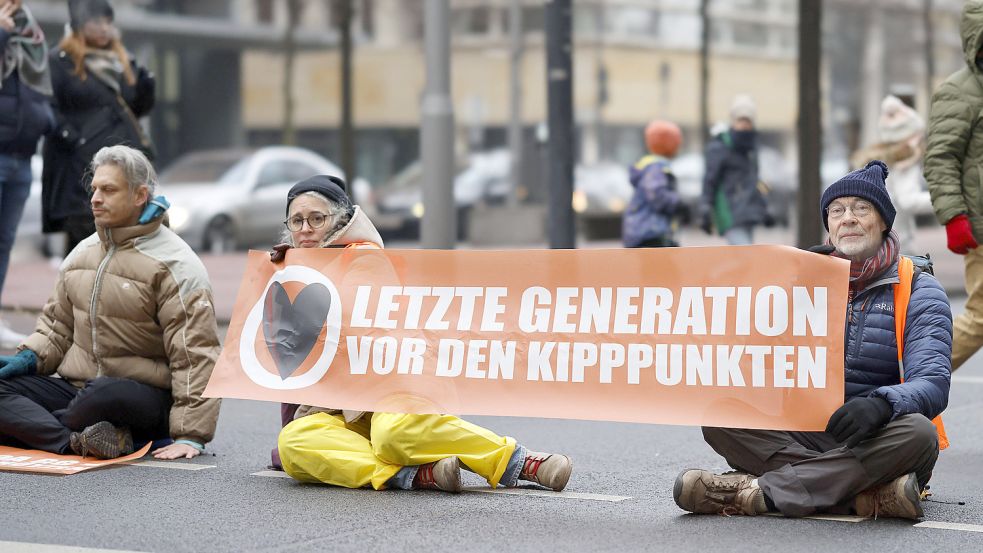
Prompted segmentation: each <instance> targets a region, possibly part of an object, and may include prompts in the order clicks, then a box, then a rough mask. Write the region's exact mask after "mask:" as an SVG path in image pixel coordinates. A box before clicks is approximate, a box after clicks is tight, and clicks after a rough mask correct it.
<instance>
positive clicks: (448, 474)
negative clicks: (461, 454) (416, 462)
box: [413, 457, 461, 493]
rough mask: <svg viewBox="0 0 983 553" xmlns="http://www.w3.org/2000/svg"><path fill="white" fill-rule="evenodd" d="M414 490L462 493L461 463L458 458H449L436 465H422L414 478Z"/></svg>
mask: <svg viewBox="0 0 983 553" xmlns="http://www.w3.org/2000/svg"><path fill="white" fill-rule="evenodd" d="M413 489H414V490H440V491H442V492H450V493H460V492H461V461H460V460H459V459H458V458H457V457H447V458H445V459H441V460H439V461H437V462H436V463H427V464H425V465H420V468H419V469H417V471H416V476H415V477H413Z"/></svg>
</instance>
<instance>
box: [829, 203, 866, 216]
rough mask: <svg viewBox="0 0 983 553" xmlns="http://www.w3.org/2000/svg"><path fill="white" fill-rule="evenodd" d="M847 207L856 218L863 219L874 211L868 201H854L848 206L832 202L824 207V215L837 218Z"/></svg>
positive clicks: (844, 212) (844, 213)
mask: <svg viewBox="0 0 983 553" xmlns="http://www.w3.org/2000/svg"><path fill="white" fill-rule="evenodd" d="M847 209H849V210H850V213H853V216H854V217H856V218H858V219H864V218H866V217H867V216H868V215H870V214H871V213H873V212H874V206H873V205H871V204H870V203H869V202H854V203H853V205H851V206H849V207H848V206H845V205H843V204H833V205H831V206H829V207H828V208H826V215H828V216H829V218H830V219H839V218H841V217H843V216H844V215H846V212H847Z"/></svg>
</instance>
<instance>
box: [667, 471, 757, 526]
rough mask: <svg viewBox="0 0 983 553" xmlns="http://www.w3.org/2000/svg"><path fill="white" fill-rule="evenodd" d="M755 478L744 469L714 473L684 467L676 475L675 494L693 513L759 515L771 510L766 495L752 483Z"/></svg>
mask: <svg viewBox="0 0 983 553" xmlns="http://www.w3.org/2000/svg"><path fill="white" fill-rule="evenodd" d="M754 480H755V477H754V476H751V475H750V474H745V473H743V472H734V473H727V474H714V473H712V472H710V471H708V470H699V469H689V470H684V471H683V472H682V473H680V474H679V476H678V477H677V478H676V484H675V485H674V486H673V488H672V497H673V499H675V500H676V505H679V508H680V509H682V510H684V511H689V512H691V513H701V514H710V513H719V514H722V515H750V516H754V515H758V514H761V513H767V512H768V507H767V506H766V505H765V494H764V492H762V491H761V488H759V487H758V486H757V485H755V484H752V482H754Z"/></svg>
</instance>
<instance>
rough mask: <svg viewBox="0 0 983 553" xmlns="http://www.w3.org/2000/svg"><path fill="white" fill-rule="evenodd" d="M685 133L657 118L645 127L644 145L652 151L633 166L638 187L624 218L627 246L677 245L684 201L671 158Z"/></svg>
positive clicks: (632, 180)
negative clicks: (676, 230)
mask: <svg viewBox="0 0 983 553" xmlns="http://www.w3.org/2000/svg"><path fill="white" fill-rule="evenodd" d="M682 142H683V135H682V133H681V132H680V130H679V127H678V126H676V124H675V123H670V122H669V121H661V120H654V121H652V122H651V123H649V124H648V126H647V127H645V145H646V146H648V149H649V152H651V153H650V154H648V155H646V156H645V157H643V158H642V159H640V160H638V162H636V163H635V164H634V165H632V167H631V169H630V174H629V178H630V179H631V185H632V186H633V187H634V188H635V192H634V194H633V195H632V198H631V203H629V204H628V208H627V209H626V210H625V215H624V218H623V219H622V230H621V237H622V241H623V242H624V244H625V247H627V248H662V247H667V246H678V245H679V243H678V242H676V240H675V238H674V236H673V235H674V234H675V228H676V221H675V220H674V219H675V218H677V217H678V216H684V215H685V212H686V206H685V204H684V203H683V202H682V201H681V200H680V198H679V193H678V192H677V191H676V177H675V175H673V174H672V167H671V166H670V160H671V159H672V158H674V157H676V152H678V151H679V146H680V144H682Z"/></svg>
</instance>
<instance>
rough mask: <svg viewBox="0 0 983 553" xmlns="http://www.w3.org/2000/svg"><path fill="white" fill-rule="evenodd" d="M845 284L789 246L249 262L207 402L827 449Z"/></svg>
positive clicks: (312, 252)
mask: <svg viewBox="0 0 983 553" xmlns="http://www.w3.org/2000/svg"><path fill="white" fill-rule="evenodd" d="M848 273H849V263H847V262H846V261H843V260H839V259H834V258H829V257H825V256H818V255H815V254H810V253H807V252H802V251H799V250H796V249H793V248H789V247H784V246H750V247H726V248H667V249H649V250H567V251H563V250H557V251H552V250H546V251H544V250H522V251H519V250H517V251H419V250H402V251H399V250H337V249H309V250H302V249H301V250H296V249H295V250H291V251H290V252H289V253H288V256H287V264H286V266H276V265H273V264H272V263H270V261H269V256H268V255H266V254H265V253H263V252H250V257H249V264H248V268H247V273H246V276H245V277H244V278H243V282H242V285H241V287H240V290H239V295H238V300H237V302H236V306H235V309H234V311H233V317H232V324H231V325H230V327H229V333H228V336H227V338H226V341H225V346H224V349H223V351H222V355H221V357H220V359H219V362H218V364H217V365H216V367H215V370H214V372H213V374H212V378H211V381H210V382H209V385H208V389H207V390H206V396H209V397H219V396H221V397H239V398H247V399H261V400H269V401H283V402H288V403H304V404H309V405H318V406H322V407H329V408H335V409H342V408H344V409H355V410H364V411H392V412H411V413H435V412H439V413H453V414H481V415H506V416H533V417H551V418H573V419H588V420H610V421H626V422H647V423H662V424H691V425H709V426H730V427H745V428H771V429H785V430H821V429H823V428H824V427H825V424H826V421H827V419H828V417H829V414H830V413H832V412H833V411H834V410H835V409H836V408H837V407H838V406H839V405H842V403H843V343H844V342H843V329H844V318H845V313H846V302H847V283H848Z"/></svg>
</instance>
